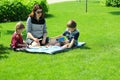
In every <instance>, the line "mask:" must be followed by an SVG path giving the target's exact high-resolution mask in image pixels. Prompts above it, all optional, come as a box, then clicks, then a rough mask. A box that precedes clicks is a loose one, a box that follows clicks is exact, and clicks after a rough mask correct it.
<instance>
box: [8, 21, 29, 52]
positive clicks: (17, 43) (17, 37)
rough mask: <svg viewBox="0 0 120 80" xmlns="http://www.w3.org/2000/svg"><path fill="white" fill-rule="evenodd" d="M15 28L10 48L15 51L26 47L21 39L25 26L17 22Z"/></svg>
mask: <svg viewBox="0 0 120 80" xmlns="http://www.w3.org/2000/svg"><path fill="white" fill-rule="evenodd" d="M15 27H16V30H15V32H14V33H13V35H12V40H11V44H10V46H11V48H12V49H14V50H16V49H17V48H25V47H26V46H27V45H26V43H25V42H24V41H23V38H22V35H21V34H22V32H23V30H24V29H25V26H24V25H23V23H22V22H18V23H17V24H16V26H15Z"/></svg>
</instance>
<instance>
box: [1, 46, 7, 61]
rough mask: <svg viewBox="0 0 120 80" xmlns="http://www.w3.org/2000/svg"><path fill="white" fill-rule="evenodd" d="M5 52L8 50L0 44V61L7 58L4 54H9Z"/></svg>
mask: <svg viewBox="0 0 120 80" xmlns="http://www.w3.org/2000/svg"><path fill="white" fill-rule="evenodd" d="M7 50H8V47H5V46H3V45H2V44H0V59H2V58H8V56H7V55H6V54H9V52H7Z"/></svg>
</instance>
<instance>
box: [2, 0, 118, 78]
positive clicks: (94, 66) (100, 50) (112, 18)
mask: <svg viewBox="0 0 120 80" xmlns="http://www.w3.org/2000/svg"><path fill="white" fill-rule="evenodd" d="M84 5H85V4H84V1H83V2H62V3H56V4H51V5H49V10H50V11H49V13H48V14H49V15H48V17H47V18H46V23H47V29H48V36H49V37H53V36H57V35H59V34H61V33H62V32H63V31H64V30H65V29H66V23H67V21H68V20H70V19H74V20H75V21H76V22H77V27H78V29H79V30H80V37H79V41H85V42H86V43H87V44H86V45H85V46H84V47H81V48H77V49H72V50H70V51H66V52H62V53H56V54H54V55H47V54H40V53H39V54H35V53H32V54H31V53H26V52H14V51H12V50H10V49H9V44H10V40H11V35H12V33H13V32H14V26H15V24H16V23H17V22H8V23H0V26H2V28H1V37H0V44H1V45H0V69H1V70H0V79H1V80H119V79H120V77H119V74H120V70H119V67H120V62H119V61H120V54H119V52H120V49H119V48H120V45H119V42H120V40H119V37H120V29H119V26H120V24H119V23H120V14H119V8H114V7H105V6H101V5H100V3H98V2H94V1H89V4H88V13H86V12H85V6H84ZM23 22H24V25H26V21H23ZM23 35H26V31H24V33H23ZM24 39H25V38H24ZM2 49H3V50H2Z"/></svg>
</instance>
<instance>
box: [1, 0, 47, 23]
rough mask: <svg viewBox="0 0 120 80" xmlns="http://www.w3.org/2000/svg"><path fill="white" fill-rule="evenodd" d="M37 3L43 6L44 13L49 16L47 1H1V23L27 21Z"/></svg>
mask: <svg viewBox="0 0 120 80" xmlns="http://www.w3.org/2000/svg"><path fill="white" fill-rule="evenodd" d="M36 3H37V4H39V5H41V6H42V7H43V12H44V13H45V14H47V12H48V6H47V2H46V0H1V1H0V16H1V17H0V22H6V21H17V20H26V19H27V17H28V14H30V13H31V11H32V9H33V6H34V4H36Z"/></svg>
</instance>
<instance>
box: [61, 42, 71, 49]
mask: <svg viewBox="0 0 120 80" xmlns="http://www.w3.org/2000/svg"><path fill="white" fill-rule="evenodd" d="M68 46H69V43H67V44H65V45H63V46H62V47H61V48H62V49H66V48H68Z"/></svg>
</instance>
